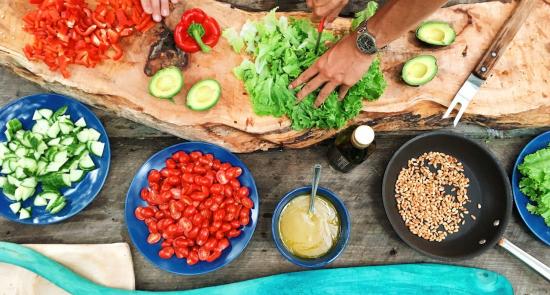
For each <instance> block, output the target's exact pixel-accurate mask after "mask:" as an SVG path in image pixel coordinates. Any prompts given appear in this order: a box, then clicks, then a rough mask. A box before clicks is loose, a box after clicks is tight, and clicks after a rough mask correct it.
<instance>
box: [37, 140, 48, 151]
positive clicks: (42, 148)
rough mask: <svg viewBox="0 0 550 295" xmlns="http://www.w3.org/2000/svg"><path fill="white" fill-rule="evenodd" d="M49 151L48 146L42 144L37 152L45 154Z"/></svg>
mask: <svg viewBox="0 0 550 295" xmlns="http://www.w3.org/2000/svg"><path fill="white" fill-rule="evenodd" d="M47 149H48V145H47V144H46V143H45V142H43V141H42V142H40V144H38V146H37V147H36V151H37V152H39V153H44V152H45V151H46V150H47Z"/></svg>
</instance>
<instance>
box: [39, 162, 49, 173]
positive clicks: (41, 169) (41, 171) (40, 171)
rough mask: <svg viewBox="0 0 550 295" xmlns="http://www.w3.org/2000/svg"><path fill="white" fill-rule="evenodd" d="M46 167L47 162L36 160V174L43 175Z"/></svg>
mask: <svg viewBox="0 0 550 295" xmlns="http://www.w3.org/2000/svg"><path fill="white" fill-rule="evenodd" d="M46 167H48V162H46V161H42V160H40V161H38V164H37V169H36V172H37V174H38V175H44V174H46Z"/></svg>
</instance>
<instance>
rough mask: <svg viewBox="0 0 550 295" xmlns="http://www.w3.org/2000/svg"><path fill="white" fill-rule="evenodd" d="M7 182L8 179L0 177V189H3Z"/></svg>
mask: <svg viewBox="0 0 550 295" xmlns="http://www.w3.org/2000/svg"><path fill="white" fill-rule="evenodd" d="M7 182H8V179H7V178H6V177H5V176H0V188H2V187H4V185H5V184H6V183H7Z"/></svg>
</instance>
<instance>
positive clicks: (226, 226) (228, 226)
mask: <svg viewBox="0 0 550 295" xmlns="http://www.w3.org/2000/svg"><path fill="white" fill-rule="evenodd" d="M231 229H232V227H231V224H229V223H223V224H222V226H221V227H220V230H221V231H222V232H227V231H230V230H231Z"/></svg>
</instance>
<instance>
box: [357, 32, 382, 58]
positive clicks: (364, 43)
mask: <svg viewBox="0 0 550 295" xmlns="http://www.w3.org/2000/svg"><path fill="white" fill-rule="evenodd" d="M357 47H358V48H359V50H361V52H363V53H366V54H374V53H376V52H377V51H378V49H377V48H376V43H375V41H374V38H373V37H372V36H371V35H369V34H366V33H363V34H359V35H358V36H357Z"/></svg>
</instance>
